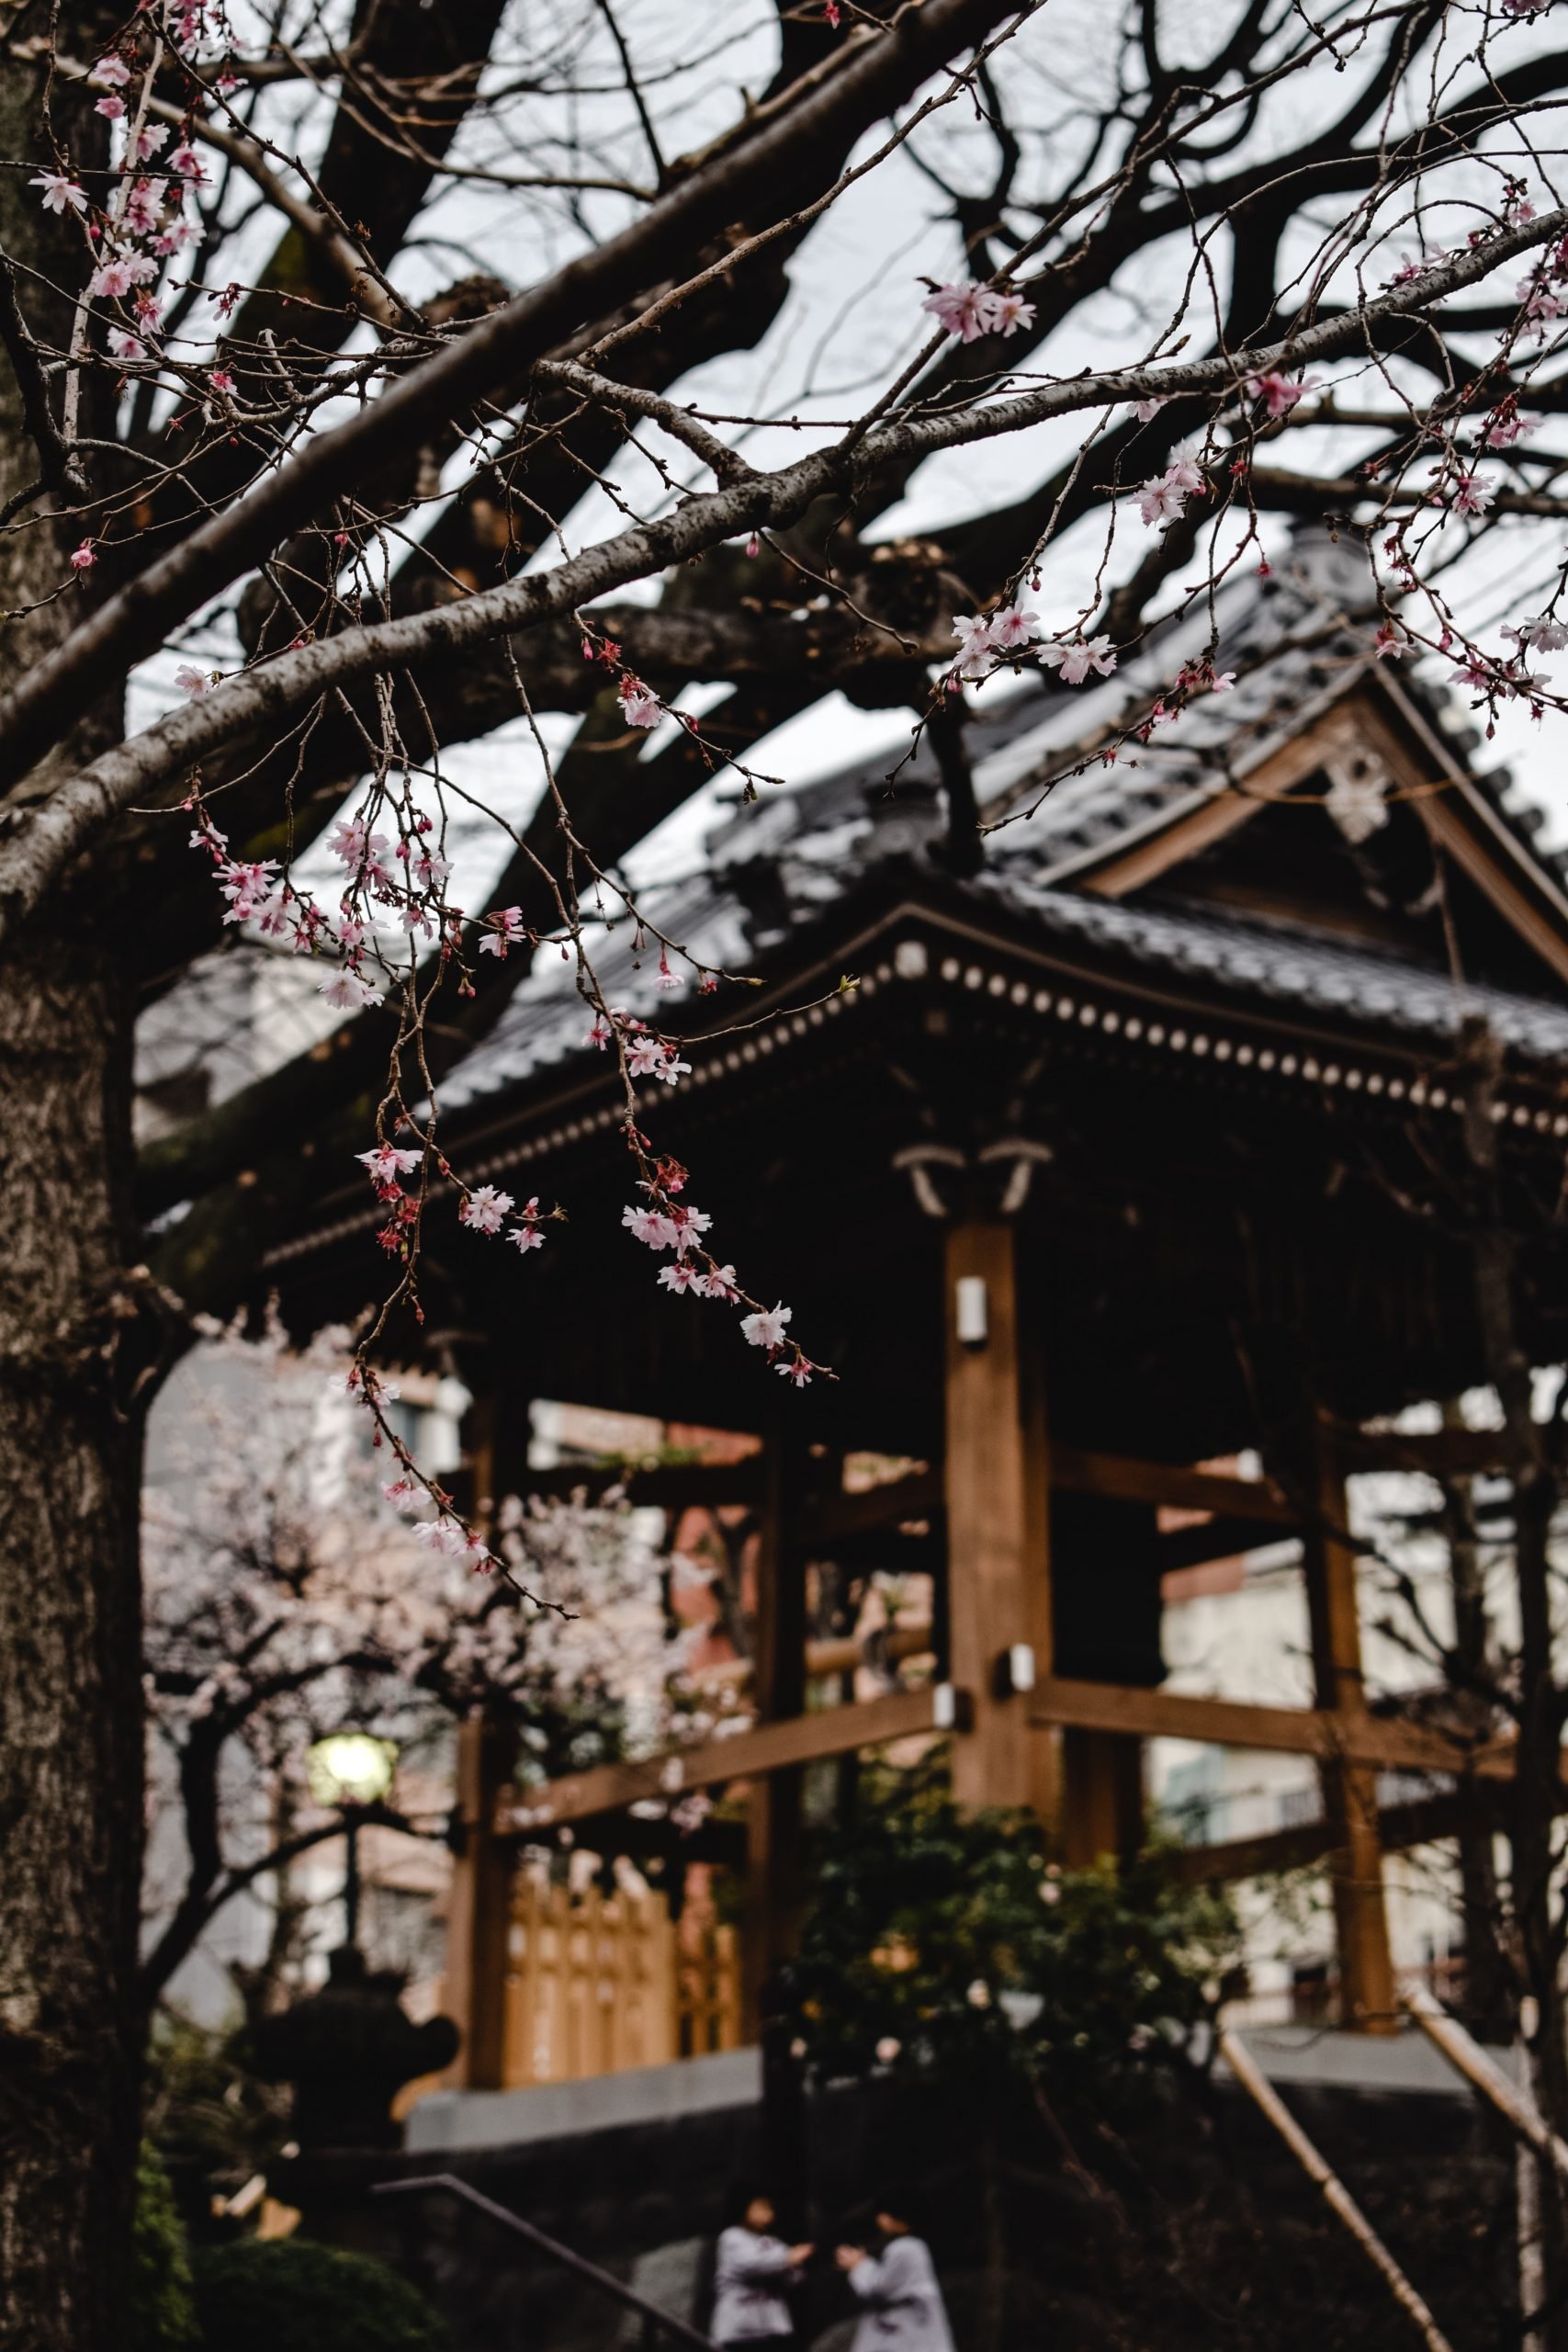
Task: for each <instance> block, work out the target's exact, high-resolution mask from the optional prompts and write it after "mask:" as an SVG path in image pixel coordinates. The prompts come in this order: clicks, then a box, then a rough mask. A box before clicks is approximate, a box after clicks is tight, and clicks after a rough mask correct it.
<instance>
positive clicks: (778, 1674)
mask: <svg viewBox="0 0 1568 2352" xmlns="http://www.w3.org/2000/svg"><path fill="white" fill-rule="evenodd" d="M803 1473H804V1464H803V1463H802V1462H801V1460H800V1459H799V1449H798V1448H796V1447H795V1446H790V1445H786V1442H785V1440H784V1436H783V1435H782V1433H781V1432H780V1431H779V1430H773V1433H772V1435H771V1436H770V1438H769V1440H768V1448H767V1464H766V1471H765V1478H764V1487H763V1498H762V1510H761V1529H760V1533H759V1540H758V1547H757V1616H756V1634H755V1657H754V1662H753V1679H752V1688H753V1691H754V1692H755V1695H756V1703H757V1720H758V1721H759V1723H777V1722H780V1721H783V1720H785V1719H787V1718H789V1717H792V1716H796V1715H800V1714H803V1713H805V1710H806V1572H805V1564H804V1562H803V1561H802V1559H801V1558H800V1556H799V1555H798V1553H797V1552H796V1551H795V1549H794V1548H793V1547H792V1545H791V1543H790V1527H789V1520H790V1510H789V1506H790V1503H791V1501H792V1499H793V1498H792V1496H791V1494H790V1493H789V1491H788V1490H789V1486H790V1481H791V1478H792V1476H795V1475H797V1474H803ZM803 1779H804V1773H803V1768H802V1767H801V1766H800V1765H798V1764H790V1765H784V1766H782V1767H781V1768H780V1769H779V1770H776V1771H773V1772H767V1773H760V1774H759V1775H758V1777H757V1779H756V1780H755V1781H753V1782H752V1783H751V1789H750V1796H749V1798H748V1800H747V1812H746V1897H747V1911H748V1918H747V1923H746V1937H745V1941H744V1946H743V1958H744V1968H743V1981H742V1999H743V2002H744V2010H745V2020H746V2034H747V2039H748V2040H749V2041H751V2040H754V2039H755V2038H756V2036H757V2035H758V2033H759V2032H760V2030H761V2018H762V2012H763V2006H764V1994H765V1991H766V1987H767V1985H768V1981H769V1979H770V1978H771V1977H772V1975H773V1973H774V1971H775V1970H776V1969H777V1967H778V1966H779V1963H780V1962H782V1961H784V1960H785V1959H787V1958H788V1957H789V1955H790V1953H791V1952H792V1951H794V1950H795V1939H796V1935H797V1932H798V1929H799V1926H800V1911H801V1905H802V1902H803V1899H804V1888H803V1883H802V1877H801V1848H800V1838H801V1792H802V1785H803Z"/></svg>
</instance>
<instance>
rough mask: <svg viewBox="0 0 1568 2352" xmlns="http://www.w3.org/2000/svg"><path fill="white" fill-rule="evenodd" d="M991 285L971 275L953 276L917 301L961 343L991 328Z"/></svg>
mask: <svg viewBox="0 0 1568 2352" xmlns="http://www.w3.org/2000/svg"><path fill="white" fill-rule="evenodd" d="M989 296H990V288H989V287H987V286H981V285H980V284H978V283H977V281H976V279H974V278H972V277H967V278H956V277H955V278H953V280H951V282H950V283H949V284H948V285H946V286H939V287H938V288H936V290H935V292H934V293H931V294H928V295H927V297H926V299H925V300H924V301H923V302H922V303H921V304H920V308H921V310H922V311H930V312H931V316H932V318H934V319H935V320H936V322H937V323H938V324H939V326H941V327H942V328H943V329H945V331H946V332H947V334H955V335H957V336H958V337H959V339H960V341H961V342H964V343H977V342H978V341H979V339H980V337H981V336H982V335H983V334H989V333H990V331H991V305H990V300H989Z"/></svg>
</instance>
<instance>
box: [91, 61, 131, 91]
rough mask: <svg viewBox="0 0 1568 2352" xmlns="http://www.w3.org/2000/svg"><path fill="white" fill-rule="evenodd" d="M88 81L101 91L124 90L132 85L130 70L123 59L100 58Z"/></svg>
mask: <svg viewBox="0 0 1568 2352" xmlns="http://www.w3.org/2000/svg"><path fill="white" fill-rule="evenodd" d="M87 79H88V81H89V82H91V83H94V84H95V85H96V87H97V88H98V89H100V90H123V89H125V88H126V87H127V85H129V83H130V66H129V65H128V64H127V63H126V62H125V60H124V58H123V57H100V58H99V60H98V62H97V63H96V65H95V66H94V68H93V70H92V72H91V73H90V74H88V76H87Z"/></svg>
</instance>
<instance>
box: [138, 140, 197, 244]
mask: <svg viewBox="0 0 1568 2352" xmlns="http://www.w3.org/2000/svg"><path fill="white" fill-rule="evenodd" d="M168 137H169V127H168V125H167V123H164V122H144V123H143V124H142V126H141V130H139V131H138V132H137V134H136V160H137V162H138V163H139V164H150V163H151V162H152V158H153V156H154V155H155V154H156V153H158V150H159V148H160V147H163V146H165V145H166V144H167V142H168ZM181 226H182V227H183V226H184V223H183V222H182V224H181ZM200 233H201V232H200V231H199V230H197V229H191V230H188V231H187V232H186V235H187V237H195V236H199V235H200ZM182 242H184V240H182Z"/></svg>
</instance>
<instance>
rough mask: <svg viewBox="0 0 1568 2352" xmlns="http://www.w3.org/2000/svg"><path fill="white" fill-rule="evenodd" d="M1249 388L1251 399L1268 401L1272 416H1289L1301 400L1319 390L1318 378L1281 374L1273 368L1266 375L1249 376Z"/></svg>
mask: <svg viewBox="0 0 1568 2352" xmlns="http://www.w3.org/2000/svg"><path fill="white" fill-rule="evenodd" d="M1315 390H1317V378H1316V377H1315V376H1281V375H1280V374H1279V373H1278V371H1276V370H1271V371H1270V372H1269V374H1268V375H1266V376H1249V377H1248V378H1247V393H1248V395H1249V397H1250V398H1251V399H1253V400H1255V401H1265V402H1266V403H1267V405H1268V409H1269V415H1270V416H1288V415H1289V414H1290V413H1291V411H1292V409H1293V408H1294V406H1295V404H1296V402H1297V401H1299V400H1304V399H1305V397H1306V395H1307V393H1308V392H1314V391H1315Z"/></svg>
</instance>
